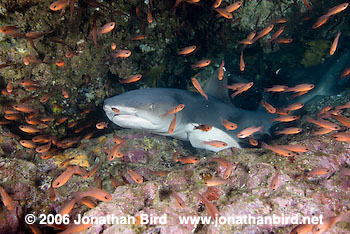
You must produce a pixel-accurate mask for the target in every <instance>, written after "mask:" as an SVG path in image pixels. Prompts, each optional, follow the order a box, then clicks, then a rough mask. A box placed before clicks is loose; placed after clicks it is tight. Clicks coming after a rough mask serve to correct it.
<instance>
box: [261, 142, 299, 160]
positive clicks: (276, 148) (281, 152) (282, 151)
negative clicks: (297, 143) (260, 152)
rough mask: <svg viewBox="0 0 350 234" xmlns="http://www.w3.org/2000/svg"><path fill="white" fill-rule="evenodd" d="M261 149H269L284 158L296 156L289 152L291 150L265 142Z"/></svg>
mask: <svg viewBox="0 0 350 234" xmlns="http://www.w3.org/2000/svg"><path fill="white" fill-rule="evenodd" d="M261 147H262V148H265V149H269V150H271V151H273V152H275V153H277V154H279V155H282V156H287V157H292V156H294V154H293V152H291V151H289V150H287V149H285V148H283V147H281V146H279V145H268V144H266V143H265V142H262V143H261Z"/></svg>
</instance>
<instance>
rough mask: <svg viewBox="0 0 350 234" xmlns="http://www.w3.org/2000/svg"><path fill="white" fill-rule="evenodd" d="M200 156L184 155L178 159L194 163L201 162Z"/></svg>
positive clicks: (186, 162) (184, 162)
mask: <svg viewBox="0 0 350 234" xmlns="http://www.w3.org/2000/svg"><path fill="white" fill-rule="evenodd" d="M199 160H200V158H199V157H197V156H184V157H181V158H178V161H179V162H181V163H183V164H193V163H197V162H199Z"/></svg>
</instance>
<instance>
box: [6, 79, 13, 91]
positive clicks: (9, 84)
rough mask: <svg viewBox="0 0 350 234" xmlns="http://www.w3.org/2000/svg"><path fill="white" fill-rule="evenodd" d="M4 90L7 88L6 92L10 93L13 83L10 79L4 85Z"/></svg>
mask: <svg viewBox="0 0 350 234" xmlns="http://www.w3.org/2000/svg"><path fill="white" fill-rule="evenodd" d="M6 90H7V92H9V93H12V91H13V85H12V82H11V81H10V82H9V83H8V84H7V85H6Z"/></svg>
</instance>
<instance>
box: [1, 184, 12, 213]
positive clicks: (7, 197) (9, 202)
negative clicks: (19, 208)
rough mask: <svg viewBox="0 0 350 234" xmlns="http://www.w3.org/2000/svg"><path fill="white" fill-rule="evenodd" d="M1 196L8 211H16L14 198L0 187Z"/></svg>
mask: <svg viewBox="0 0 350 234" xmlns="http://www.w3.org/2000/svg"><path fill="white" fill-rule="evenodd" d="M0 195H1V200H2V202H3V203H4V205H5V206H6V208H7V209H8V210H13V209H15V204H14V203H13V200H12V198H11V197H10V195H9V194H8V193H7V192H6V190H5V189H4V188H3V187H1V186H0Z"/></svg>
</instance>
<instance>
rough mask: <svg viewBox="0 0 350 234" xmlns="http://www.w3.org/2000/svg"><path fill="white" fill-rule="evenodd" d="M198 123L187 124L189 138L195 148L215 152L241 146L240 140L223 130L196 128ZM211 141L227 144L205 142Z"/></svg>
mask: <svg viewBox="0 0 350 234" xmlns="http://www.w3.org/2000/svg"><path fill="white" fill-rule="evenodd" d="M196 125H198V124H194V123H191V124H188V125H187V130H188V132H187V135H188V140H189V141H190V143H191V145H192V146H193V147H194V148H200V149H206V150H211V151H214V152H218V151H221V150H223V149H227V148H231V147H235V148H241V147H240V145H239V144H238V142H237V141H236V140H235V139H234V138H233V137H231V136H230V135H229V134H227V133H226V132H224V131H223V130H221V129H218V128H215V127H213V128H212V129H211V130H209V131H207V132H205V131H202V130H199V129H194V128H193V126H196ZM211 141H222V142H225V143H227V146H225V147H215V146H212V145H209V144H205V142H211Z"/></svg>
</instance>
